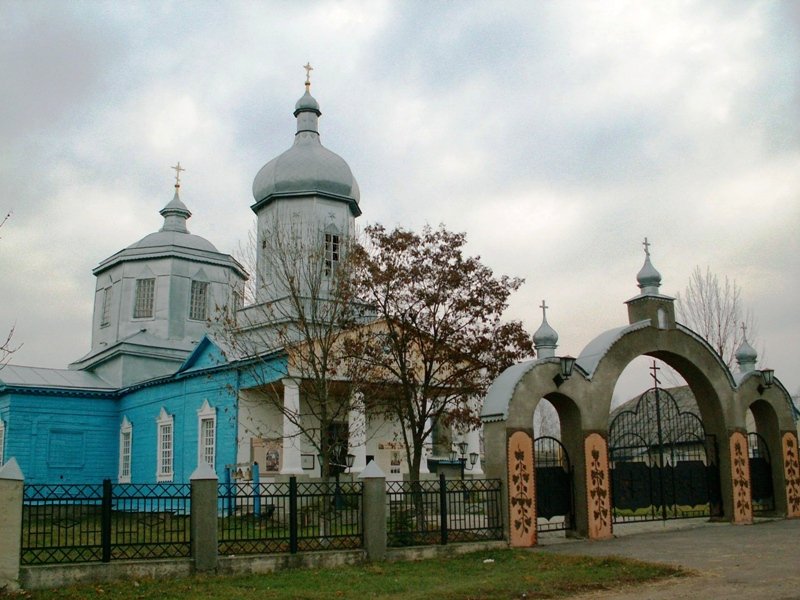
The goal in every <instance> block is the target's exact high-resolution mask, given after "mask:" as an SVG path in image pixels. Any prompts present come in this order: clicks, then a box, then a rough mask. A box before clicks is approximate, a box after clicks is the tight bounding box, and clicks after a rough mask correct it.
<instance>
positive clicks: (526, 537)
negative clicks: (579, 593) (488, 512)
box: [506, 429, 536, 548]
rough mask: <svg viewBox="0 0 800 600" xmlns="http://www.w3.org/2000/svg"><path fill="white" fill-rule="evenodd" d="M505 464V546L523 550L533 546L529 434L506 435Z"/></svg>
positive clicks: (533, 485) (533, 490) (533, 500)
mask: <svg viewBox="0 0 800 600" xmlns="http://www.w3.org/2000/svg"><path fill="white" fill-rule="evenodd" d="M507 453H508V456H507V460H506V464H507V465H508V525H509V527H508V530H509V536H508V537H509V539H508V543H509V545H510V546H512V547H517V548H527V547H529V546H534V545H535V544H536V476H535V473H536V471H535V470H534V460H533V431H532V430H526V429H522V430H517V431H514V432H512V433H510V434H509V436H508V445H507Z"/></svg>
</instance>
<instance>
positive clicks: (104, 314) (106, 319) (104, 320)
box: [100, 287, 114, 327]
mask: <svg viewBox="0 0 800 600" xmlns="http://www.w3.org/2000/svg"><path fill="white" fill-rule="evenodd" d="M113 292H114V288H112V287H107V288H104V289H103V307H102V311H101V313H100V327H105V326H107V325H108V324H109V323H110V322H111V298H112V296H113Z"/></svg>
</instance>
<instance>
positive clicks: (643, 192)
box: [0, 0, 800, 393]
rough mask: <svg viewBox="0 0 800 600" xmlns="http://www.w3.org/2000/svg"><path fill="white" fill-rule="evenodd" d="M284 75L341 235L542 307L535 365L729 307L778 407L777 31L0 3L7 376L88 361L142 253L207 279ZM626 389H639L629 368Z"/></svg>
mask: <svg viewBox="0 0 800 600" xmlns="http://www.w3.org/2000/svg"><path fill="white" fill-rule="evenodd" d="M307 61H310V62H311V64H312V65H313V66H314V71H313V73H312V93H313V94H314V96H315V97H316V98H317V100H318V101H319V103H320V105H321V110H322V118H321V121H320V129H321V134H322V142H323V144H325V145H326V146H327V147H328V148H330V149H331V150H333V151H335V152H337V153H338V154H340V155H341V156H342V157H344V158H345V160H347V162H348V163H349V165H350V167H351V168H352V170H353V173H354V175H355V176H356V178H357V180H358V182H359V184H360V187H361V208H362V210H363V216H362V217H361V218H360V219H359V223H360V225H361V226H363V225H365V224H367V223H382V224H384V225H386V226H389V227H392V226H395V225H402V226H404V227H408V228H412V229H419V228H421V227H422V226H423V225H424V224H426V223H429V224H431V225H434V226H435V225H437V224H439V223H444V224H446V225H447V227H448V228H450V229H453V230H459V231H466V232H467V234H468V239H469V249H470V252H471V253H473V254H479V255H481V256H482V257H483V259H484V261H485V262H486V263H487V264H489V265H490V266H491V267H492V268H493V269H495V271H496V272H497V273H502V274H508V275H514V276H520V277H524V278H525V279H526V283H525V285H524V286H523V288H522V289H521V290H520V291H519V292H517V293H516V294H515V295H514V296H513V298H512V305H511V308H510V310H509V316H510V317H515V318H521V319H523V320H524V322H525V323H526V325H527V326H528V328H529V329H530V330H531V331H534V330H535V329H536V328H537V327H538V325H539V323H540V320H541V311H540V310H539V309H538V308H537V306H538V304H539V303H540V302H541V300H542V299H543V298H545V299H547V302H548V305H549V306H550V311H549V313H548V317H549V321H550V324H551V325H552V326H553V327H554V328H555V329H556V330H557V331H558V332H559V334H560V345H559V350H558V352H559V353H564V354H566V353H569V354H572V355H574V356H577V355H578V354H579V353H580V351H581V350H582V348H583V347H584V346H585V345H586V343H588V342H589V341H590V340H591V339H592V338H594V337H595V336H596V335H597V334H599V333H601V332H602V331H604V330H606V329H609V328H612V327H616V326H619V325H623V324H625V323H626V322H627V313H626V308H625V305H624V304H623V302H624V301H625V300H627V299H629V298H631V297H632V296H634V295H636V294H637V293H638V288H637V287H636V279H635V277H636V273H637V271H638V270H639V268H640V267H641V265H642V261H643V251H642V247H641V241H642V239H643V238H644V237H645V236H648V238H649V239H650V241H651V242H652V244H653V246H652V249H651V251H652V259H653V264H654V265H655V267H656V268H657V269H658V270H659V271H660V272H661V274H662V278H663V284H662V288H661V291H662V292H663V293H666V294H670V295H675V294H676V293H677V292H679V291H681V290H682V289H684V288H685V286H686V284H687V283H688V280H689V275H690V273H691V271H692V269H693V268H694V267H695V266H698V265H699V266H701V267H702V268H703V269H705V268H706V267H710V268H711V269H712V270H713V271H714V272H716V273H718V274H720V275H723V276H728V277H730V278H732V279H735V280H736V282H737V283H738V284H739V285H740V286H741V288H742V289H743V294H744V300H745V301H746V303H747V305H748V306H749V307H750V308H751V309H752V310H753V311H754V313H755V316H756V319H757V321H758V340H757V344H754V345H756V346H757V347H758V348H759V349H760V350H761V351H762V356H763V357H764V362H765V363H766V364H765V366H771V367H773V368H774V369H775V370H776V376H777V377H778V378H779V379H781V381H783V382H784V384H785V385H786V386H787V388H788V389H789V390H790V391H791V392H792V393H794V392H796V391H797V390H798V389H799V388H800V368H798V367H800V365H798V358H797V357H798V350H799V348H798V343H799V342H800V316H798V298H800V242H798V238H799V237H800V236H799V235H798V233H799V232H800V118H799V117H800V4H798V3H796V2H788V1H787V2H773V1H768V2H708V1H705V0H704V1H697V2H691V1H686V2H660V3H643V2H639V1H632V2H593V3H588V2H587V3H569V2H532V1H531V0H522V1H519V2H489V1H482V2H431V1H424V2H388V1H387V2H380V1H376V0H369V1H365V2H288V1H287V2H231V1H227V2H156V1H152V2H101V1H92V2H67V1H62V2H45V1H37V2H30V1H27V0H26V1H21V2H17V1H10V0H0V77H2V79H3V81H2V90H3V92H2V99H1V100H0V185H2V196H1V197H0V210H2V211H11V212H12V213H13V214H12V217H11V219H10V220H9V221H8V222H7V224H6V225H5V226H4V227H3V229H2V230H0V281H2V286H3V293H2V303H0V326H2V328H6V327H10V326H11V325H13V324H14V323H16V334H15V341H16V342H18V343H22V344H24V345H23V347H22V349H21V350H20V351H19V352H18V353H17V354H16V355H15V356H14V358H13V360H14V362H15V363H16V364H26V365H36V366H48V367H59V368H63V367H65V366H66V365H67V364H68V363H69V362H71V361H73V360H75V359H77V358H79V357H81V356H82V355H84V354H85V353H86V352H87V351H88V349H89V337H90V328H91V318H92V300H93V294H94V278H93V276H92V274H91V270H92V268H93V267H95V266H96V265H97V264H98V263H99V262H100V261H101V260H102V259H104V258H105V257H107V256H109V255H111V254H113V253H114V252H116V251H118V250H120V249H121V248H123V247H125V246H127V245H129V244H131V243H133V242H135V241H137V240H138V239H140V238H142V237H144V236H145V235H146V234H148V233H150V232H152V231H155V230H157V229H158V228H160V226H161V224H162V222H163V219H162V217H161V216H160V215H159V214H158V211H159V210H160V209H161V208H162V207H163V206H164V205H165V204H166V203H167V202H169V200H170V199H171V197H172V192H173V188H172V184H173V175H174V173H173V171H171V170H170V168H169V167H170V166H171V165H174V164H175V162H176V161H178V160H180V162H181V165H182V166H184V167H185V168H186V172H185V173H184V174H183V177H182V183H183V185H182V188H181V197H182V199H183V201H184V202H185V203H186V204H187V206H188V207H189V208H190V210H191V211H192V212H193V217H192V219H191V220H190V221H189V228H190V230H191V231H192V233H196V234H199V235H202V236H204V237H206V238H208V239H209V240H211V241H212V242H213V243H214V244H215V245H216V246H217V247H218V248H219V249H220V250H221V251H223V252H232V251H234V250H235V248H236V246H237V244H238V242H239V241H240V240H243V239H245V238H246V236H247V232H248V230H249V229H250V228H251V226H252V224H253V222H254V215H253V213H252V211H251V210H250V208H249V207H250V205H251V204H252V202H253V198H252V192H251V186H252V181H253V178H254V177H255V174H256V173H257V171H258V170H259V168H260V167H261V166H262V165H263V164H264V163H266V162H267V161H268V160H270V159H271V158H273V157H274V156H276V155H277V154H279V153H280V152H282V151H284V150H285V149H287V148H288V147H289V146H290V145H291V143H292V140H293V135H294V129H295V120H294V117H293V116H292V111H293V108H294V103H295V101H296V100H297V98H299V97H300V96H301V95H302V93H303V81H304V77H305V71H304V70H303V69H302V65H304V64H305V63H306V62H307ZM637 369H639V370H640V371H642V372H644V369H643V368H642V367H641V366H639V367H637Z"/></svg>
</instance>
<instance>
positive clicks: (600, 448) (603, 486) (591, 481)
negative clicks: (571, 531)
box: [583, 433, 612, 540]
mask: <svg viewBox="0 0 800 600" xmlns="http://www.w3.org/2000/svg"><path fill="white" fill-rule="evenodd" d="M583 447H584V460H585V464H586V503H587V512H588V514H587V516H588V524H589V527H588V534H589V539H592V540H603V539H607V538H610V537H611V536H612V529H611V527H612V526H611V489H610V473H609V469H608V443H607V441H606V438H605V437H603V436H602V435H600V434H599V433H590V434H589V435H587V436H586V438H585V439H584V443H583Z"/></svg>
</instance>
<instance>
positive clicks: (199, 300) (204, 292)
mask: <svg viewBox="0 0 800 600" xmlns="http://www.w3.org/2000/svg"><path fill="white" fill-rule="evenodd" d="M207 317H208V283H206V282H205V281H192V293H191V297H190V299H189V318H190V319H192V320H193V321H205V320H206V318H207Z"/></svg>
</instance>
